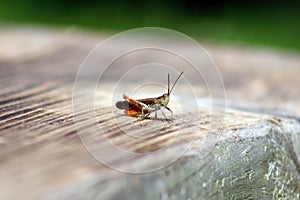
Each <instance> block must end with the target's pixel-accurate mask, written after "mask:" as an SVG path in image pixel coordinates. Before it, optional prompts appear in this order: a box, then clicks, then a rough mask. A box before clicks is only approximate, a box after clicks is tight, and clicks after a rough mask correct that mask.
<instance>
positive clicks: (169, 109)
mask: <svg viewBox="0 0 300 200" xmlns="http://www.w3.org/2000/svg"><path fill="white" fill-rule="evenodd" d="M163 107H164V108H165V109H167V110H168V111H169V112H170V113H171V118H170V119H168V118H167V117H166V115H165V114H164V113H163V111H162V110H161V113H162V114H163V115H164V117H165V118H166V120H170V121H172V119H173V111H172V110H171V108H169V107H167V106H163Z"/></svg>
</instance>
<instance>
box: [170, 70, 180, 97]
mask: <svg viewBox="0 0 300 200" xmlns="http://www.w3.org/2000/svg"><path fill="white" fill-rule="evenodd" d="M182 74H183V72H181V73H180V74H179V76H178V77H177V79H176V80H175V82H174V84H173V86H172V88H171V90H169V89H168V94H171V92H172V90H173V88H174V86H175V84H176V83H177V81H178V79H179V78H180V76H181V75H182ZM168 79H169V75H168ZM168 84H169V85H170V81H169V83H168Z"/></svg>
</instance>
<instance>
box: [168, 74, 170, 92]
mask: <svg viewBox="0 0 300 200" xmlns="http://www.w3.org/2000/svg"><path fill="white" fill-rule="evenodd" d="M168 95H170V74H168Z"/></svg>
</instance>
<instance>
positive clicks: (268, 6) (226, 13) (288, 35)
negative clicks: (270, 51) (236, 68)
mask: <svg viewBox="0 0 300 200" xmlns="http://www.w3.org/2000/svg"><path fill="white" fill-rule="evenodd" d="M299 19H300V1H296V0H287V1H271V0H269V1H263V2H262V1H258V0H253V1H250V0H246V1H216V0H211V1H209V0H200V1H197V0H165V1H159V0H152V1H143V0H120V1H95V0H85V1H79V0H73V1H71V0H43V1H42V0H19V1H16V0H0V23H1V24H22V25H23V24H34V25H51V26H52V25H54V26H63V27H79V28H86V29H95V30H99V31H109V32H119V31H123V30H127V29H131V28H137V27H143V26H158V27H165V28H171V29H174V30H177V31H180V32H182V33H185V34H187V35H189V36H191V37H193V38H194V39H196V40H199V41H202V42H203V41H204V42H207V41H208V42H218V43H226V44H227V43H229V44H237V45H247V46H263V47H268V48H276V49H284V50H292V51H297V52H300V39H299V37H300V28H299V27H300V20H299Z"/></svg>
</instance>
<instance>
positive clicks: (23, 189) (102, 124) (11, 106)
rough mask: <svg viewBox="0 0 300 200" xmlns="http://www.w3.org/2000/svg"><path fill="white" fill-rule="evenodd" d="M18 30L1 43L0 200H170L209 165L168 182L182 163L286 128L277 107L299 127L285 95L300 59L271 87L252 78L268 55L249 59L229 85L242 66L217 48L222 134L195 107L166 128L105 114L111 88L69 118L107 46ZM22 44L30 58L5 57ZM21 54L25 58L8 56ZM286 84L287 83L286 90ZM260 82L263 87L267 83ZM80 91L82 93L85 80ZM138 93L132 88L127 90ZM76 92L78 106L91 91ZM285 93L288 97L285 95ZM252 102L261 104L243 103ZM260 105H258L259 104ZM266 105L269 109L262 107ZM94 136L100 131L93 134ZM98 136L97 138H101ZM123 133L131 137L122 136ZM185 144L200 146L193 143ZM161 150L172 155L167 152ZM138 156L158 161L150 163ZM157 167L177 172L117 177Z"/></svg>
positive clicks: (294, 96) (207, 111) (293, 96)
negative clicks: (84, 70) (88, 66)
mask: <svg viewBox="0 0 300 200" xmlns="http://www.w3.org/2000/svg"><path fill="white" fill-rule="evenodd" d="M17 30H19V29H14V28H10V29H9V28H6V29H4V30H2V31H1V33H0V34H2V36H4V35H5V36H6V37H2V40H4V39H3V38H6V39H5V40H8V41H10V42H6V44H7V45H6V46H4V47H3V49H6V50H2V51H1V52H4V53H2V55H1V56H0V69H1V73H0V162H1V165H0V179H1V181H0V199H21V198H22V199H70V198H71V199H97V198H98V199H118V198H119V197H120V196H121V195H122V194H124V196H123V197H124V198H125V199H126V198H128V199H129V196H130V195H132V194H130V191H131V189H132V188H140V189H141V188H147V187H149V189H148V190H146V189H145V191H144V190H143V191H144V194H145V195H146V194H147V195H148V193H151V191H156V192H157V191H158V195H160V196H159V197H160V198H163V196H164V195H166V194H167V195H169V196H172V194H171V193H170V191H173V189H172V188H176V187H177V186H178V185H182V184H185V183H187V182H189V180H190V179H191V178H192V177H194V176H196V174H199V173H200V172H201V171H203V170H204V169H205V168H206V167H207V166H209V165H210V163H211V162H212V161H209V160H205V159H203V161H204V163H206V164H205V165H201V166H200V167H199V169H198V170H196V169H193V170H194V171H191V172H189V173H186V175H185V176H183V177H181V176H179V175H178V177H179V178H178V177H177V178H176V180H175V179H173V178H174V177H173V178H172V176H173V174H176V173H177V172H180V171H182V169H183V168H188V166H187V165H186V164H187V163H184V164H182V163H181V162H183V160H184V159H188V158H190V157H189V156H188V155H192V157H193V156H194V157H195V155H196V157H197V156H199V155H206V154H209V152H210V151H211V148H213V147H214V146H215V145H216V144H221V143H222V142H225V141H227V142H228V141H231V142H232V141H233V142H237V143H238V142H240V141H241V140H243V139H245V138H246V139H247V137H248V136H247V134H245V133H251V134H254V133H257V134H258V135H251V136H249V137H253V138H256V137H262V135H259V133H260V132H255V131H256V130H260V129H258V128H259V127H267V128H266V130H268V131H269V130H273V129H272V128H273V126H274V123H273V122H274V121H275V122H277V123H278V125H276V126H278V127H283V125H282V123H283V122H280V120H279V122H278V116H279V117H281V118H282V117H283V118H284V116H285V112H283V111H286V110H285V108H286V107H285V106H282V105H281V104H279V103H278V102H282V100H283V99H287V102H288V104H289V105H291V106H293V107H292V108H295V109H294V110H293V112H288V113H289V116H290V118H291V119H296V118H297V117H298V116H299V113H300V112H299V108H300V106H299V104H298V103H297V101H298V98H299V97H300V95H299V93H296V92H293V91H295V88H293V87H292V86H291V85H293V84H292V79H291V78H290V76H292V77H294V78H295V76H296V75H297V73H293V72H296V71H297V70H298V68H297V69H296V65H298V63H297V62H295V61H299V57H297V56H285V55H283V56H282V57H281V60H282V63H281V64H282V65H285V64H286V63H288V62H289V63H291V64H290V67H289V68H288V70H286V73H282V69H280V66H279V67H278V66H277V67H275V68H274V71H277V72H276V74H275V75H274V76H272V77H269V74H268V73H266V71H268V69H267V70H265V71H264V72H261V71H263V70H261V71H260V70H252V69H251V67H253V65H256V64H257V63H259V64H262V63H264V62H267V61H265V60H269V58H270V57H272V55H267V58H266V59H262V58H261V57H260V56H259V54H257V53H253V54H251V55H252V56H253V57H254V58H256V62H254V61H252V60H248V61H247V62H246V64H245V65H246V66H245V68H244V71H240V70H236V71H235V72H236V73H237V74H242V75H241V76H242V77H243V78H237V77H239V76H240V75H237V74H236V75H234V77H233V74H232V73H233V71H234V70H235V69H236V68H235V67H239V65H238V64H237V63H232V59H229V58H230V56H229V57H225V56H224V52H226V51H225V50H224V49H222V48H217V47H214V46H211V47H210V48H211V49H212V52H213V53H214V54H213V55H214V57H215V58H216V60H217V62H218V63H219V64H220V65H221V67H220V68H221V71H222V73H223V74H224V82H225V85H226V86H227V88H228V100H229V101H228V102H229V104H228V105H229V106H230V108H231V109H230V110H227V112H226V115H225V116H224V117H225V118H224V119H223V120H224V121H223V122H222V124H220V126H219V127H217V128H215V129H211V127H210V126H211V117H212V115H211V114H212V110H211V108H209V107H205V106H200V108H199V110H198V112H199V113H200V115H199V116H191V115H190V113H188V112H186V113H183V114H182V115H181V114H180V113H174V120H173V121H172V122H171V123H168V122H165V121H164V120H163V119H162V118H159V119H157V120H154V119H153V118H151V119H146V120H140V119H139V118H129V117H127V116H125V115H123V114H122V111H120V112H118V111H116V109H115V108H113V107H112V106H111V101H110V95H111V94H110V93H111V91H110V90H109V89H106V88H110V87H108V86H107V87H106V86H105V85H104V86H103V87H102V88H101V90H99V91H97V92H98V93H97V94H96V96H97V95H98V96H97V97H98V99H99V104H98V106H97V108H96V109H95V110H82V111H80V112H76V113H74V112H73V107H72V98H73V96H72V92H73V86H74V82H75V77H76V72H77V70H78V69H79V66H80V64H81V63H82V61H83V59H84V57H85V56H86V55H87V53H88V52H89V51H90V50H91V49H92V48H93V46H94V45H95V44H97V43H98V42H100V41H101V40H102V39H103V37H99V36H97V37H95V36H92V35H85V36H83V35H81V34H77V35H75V36H74V35H72V34H69V33H68V34H67V33H61V32H55V31H53V32H51V31H50V30H49V32H48V33H49V34H48V35H44V33H43V32H42V33H40V34H41V36H42V37H45V38H44V40H43V42H41V41H38V40H35V37H36V34H37V33H36V31H35V30H34V29H33V30H25V31H24V33H23V34H18V31H17ZM19 31H22V29H21V30H19ZM9 35H11V37H9ZM26 39H27V40H29V41H32V44H35V43H37V44H38V45H36V46H35V47H34V48H33V47H32V48H30V45H28V46H21V47H20V46H18V45H12V47H13V48H15V49H10V48H12V47H10V43H13V42H14V43H16V44H22V41H23V42H24V40H26ZM2 40H1V39H0V41H2ZM18 42H19V43H18ZM114 48H117V47H111V49H108V51H107V53H109V52H110V51H114ZM229 49H230V48H229ZM27 50H28V51H27ZM226 50H228V49H226ZM18 51H22V52H20V53H18V54H17V53H15V54H13V53H14V52H18ZM26 51H27V52H26ZM5 52H6V53H5ZM8 52H13V53H12V54H11V53H8ZM231 52H234V53H235V54H234V55H235V58H239V59H241V56H244V58H245V57H247V56H249V54H247V52H249V50H244V54H243V53H240V51H235V50H232V49H231ZM250 52H251V51H250ZM275 55H277V54H275ZM255 56H256V57H255ZM268 56H269V57H268ZM139 58H140V57H139ZM260 59H262V60H260ZM295 63H296V64H295ZM267 64H268V65H269V64H270V63H268V62H267ZM279 65H280V64H279ZM230 67H233V68H234V69H233V68H230ZM268 67H269V66H268ZM275 69H276V70H275ZM248 71H249V72H251V73H248ZM284 71H285V70H284ZM288 72H289V73H288ZM185 73H189V72H188V71H187V72H185ZM255 74H256V75H255ZM257 74H259V75H261V77H259V76H257ZM280 74H281V75H280ZM298 75H299V73H298ZM145 76H146V75H143V74H140V76H139V78H140V79H143V78H145ZM267 77H269V78H267ZM284 77H285V78H284ZM287 77H288V78H287ZM283 79H285V81H282V80H283ZM245 80H246V81H245ZM253 80H256V81H257V82H256V83H257V85H259V86H257V88H258V90H255V88H253V87H254V86H253V85H251V84H250V83H249V84H242V83H247V82H251V81H253ZM262 80H268V81H267V83H264V82H263V81H262ZM86 81H87V84H88V83H89V76H88V75H87V76H86ZM115 81H116V80H114V79H112V80H107V81H106V82H107V85H110V84H112V83H114V82H115ZM243 81H245V82H243ZM295 81H296V82H297V81H299V79H298V78H297V80H296V79H295ZM268 83H270V84H268ZM134 84H135V82H134V81H132V82H129V83H128V85H134ZM260 84H263V85H260ZM176 87H177V86H176ZM286 87H290V88H291V90H289V91H287V90H285V89H286ZM275 88H276V91H275ZM196 89H197V90H198V91H200V93H201V95H203V97H207V95H208V94H207V93H206V90H205V89H204V88H203V86H201V85H198V86H197V87H196ZM176 90H177V93H180V91H182V92H183V91H184V90H185V88H184V87H182V86H180V85H178V87H177V88H176ZM257 91H262V92H261V94H262V95H263V97H266V98H265V99H264V98H263V97H261V96H259V97H258V96H256V94H257V93H256V92H257ZM285 91H286V93H285ZM82 92H83V93H82V96H79V97H77V98H78V99H79V102H80V103H81V104H82V105H84V104H85V103H86V98H85V92H88V90H87V91H82ZM283 93H284V96H282V95H281V94H283ZM270 95H271V97H270ZM105 97H106V98H105ZM120 98H121V96H120ZM236 98H238V100H236ZM272 98H273V99H272ZM107 99H108V100H107ZM255 99H256V100H257V99H258V101H256V102H255V101H254V102H252V103H250V102H249V101H253V100H255ZM260 99H263V100H261V101H262V102H259V100H260ZM270 99H272V102H273V103H271V104H269V105H265V103H266V102H270ZM200 100H201V99H200ZM245 102H246V103H245ZM171 107H172V105H171ZM173 107H175V105H174V104H173ZM261 108H264V109H265V110H263V111H264V113H265V114H268V115H262V114H261V113H260V111H262V109H261ZM192 109H193V108H192ZM217 109H220V108H217ZM288 111H289V110H288ZM94 113H96V116H95V118H94V119H91V118H90V117H89V116H90V115H91V114H94ZM275 116H277V117H275ZM74 117H76V118H77V119H80V120H79V121H80V123H78V121H76V120H74ZM152 117H153V116H152ZM281 118H280V119H281ZM284 120H286V119H284ZM284 120H283V121H284ZM95 122H96V123H95ZM286 123H290V122H289V121H288V122H286ZM97 128H98V131H95V130H97ZM99 128H100V129H101V130H102V131H99ZM124 130H125V131H124ZM126 130H127V131H128V130H129V132H130V134H132V135H128V133H127V132H126ZM282 130H289V129H282ZM251 131H252V132H251ZM243 134H244V135H243ZM103 136H104V137H103ZM243 137H245V138H243ZM205 138H206V139H205ZM207 138H208V139H207ZM246 139H245V140H246ZM191 141H197V142H194V143H190V142H191ZM201 141H202V143H201ZM85 142H87V143H88V145H87V143H85ZM107 142H109V143H110V144H113V146H116V147H119V148H121V149H123V151H128V152H131V153H133V154H134V153H135V154H140V156H139V157H133V158H132V157H131V156H129V155H128V157H127V154H126V155H125V156H124V154H118V153H114V152H110V151H109V149H106V145H107ZM166 147H168V151H164V148H166ZM182 147H183V149H185V150H186V151H185V152H183V153H184V154H183V155H184V156H183V157H181V156H182V155H179V153H182V149H181V148H182ZM185 147H187V148H185ZM159 150H162V153H161V154H154V153H155V152H158V151H159ZM179 150H180V151H179ZM91 151H94V153H95V154H96V155H97V152H99V153H100V154H99V155H101V153H102V154H105V156H106V157H105V159H111V160H109V162H110V163H111V164H112V165H113V166H118V167H120V169H113V167H112V166H105V164H107V163H105V162H101V160H100V161H99V160H97V159H96V158H97V156H95V155H94V154H93V152H91ZM144 153H145V154H147V153H148V154H151V153H152V154H153V155H157V156H155V157H147V156H145V155H144ZM298 153H299V152H297V151H296V153H295V155H296V156H295V157H297V155H298V156H299V154H298ZM174 154H175V155H174ZM174 156H175V157H176V156H177V157H178V158H181V159H179V160H178V161H174V162H175V163H177V164H174V162H170V160H169V159H170V158H174ZM296 160H297V158H296ZM160 162H161V163H164V162H165V163H168V164H173V165H171V166H170V167H168V168H165V169H164V170H161V171H160V172H157V173H154V175H153V176H152V175H144V176H143V175H141V176H139V175H133V174H127V173H121V171H123V170H122V169H133V170H136V169H147V170H150V169H156V168H157V167H158V166H159V165H158V164H159V163H160ZM189 162H191V163H193V161H189ZM191 166H196V165H191ZM163 167H166V166H163ZM150 171H151V170H150ZM183 171H184V170H183ZM170 173H171V175H170ZM172 173H173V174H172ZM162 177H163V178H165V180H168V181H170V182H167V184H165V185H164V186H163V187H161V186H159V187H158V186H157V187H158V189H157V188H156V185H159V184H158V183H157V184H156V182H155V181H156V180H159V178H162ZM154 179H155V181H154ZM165 180H164V181H165ZM154 183H155V184H154ZM182 187H183V186H182ZM298 189H299V188H298ZM132 190H133V189H132ZM128 191H129V193H128ZM133 191H137V190H133ZM156 192H155V194H156ZM174 193H176V192H174ZM126 195H127V196H126ZM149 195H150V196H151V194H149ZM149 198H150V197H149ZM155 198H157V196H155Z"/></svg>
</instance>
